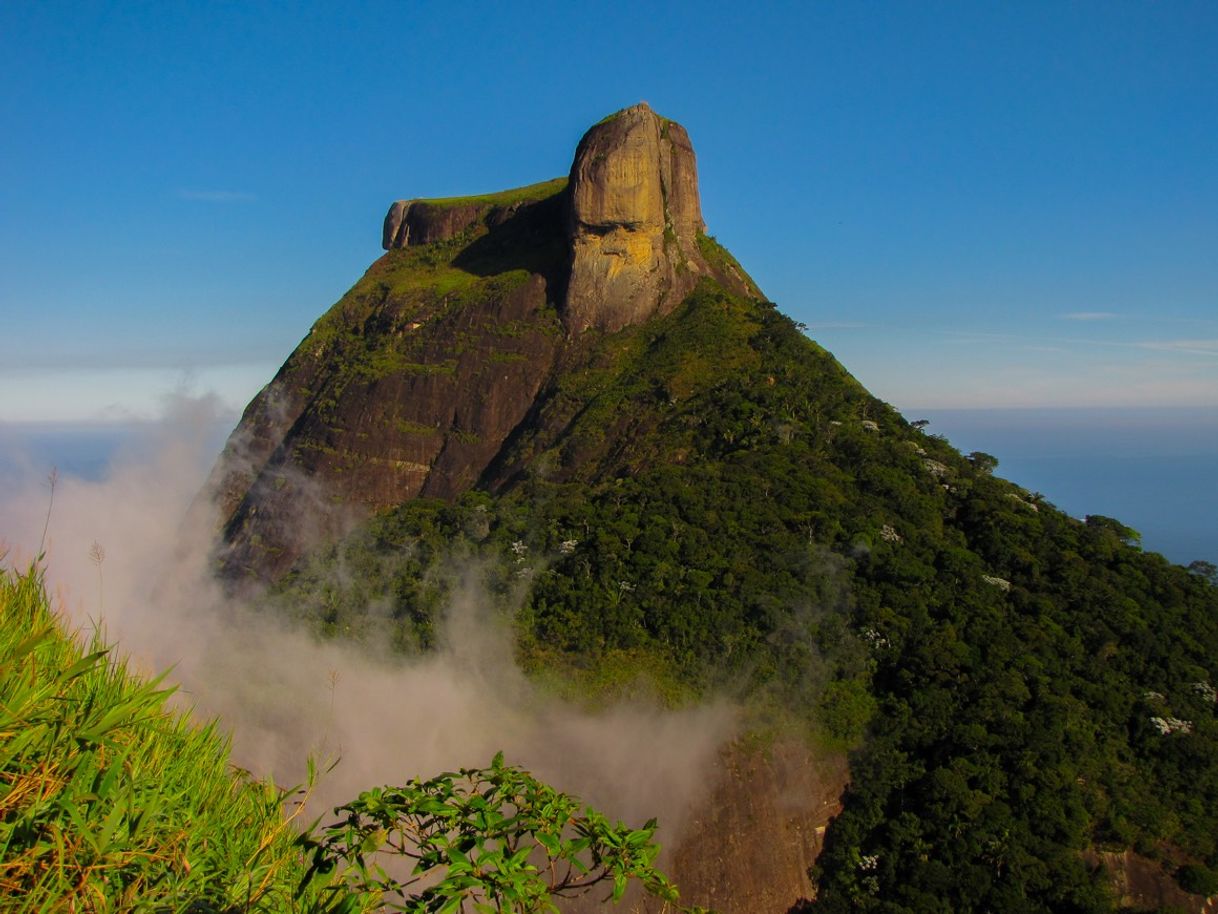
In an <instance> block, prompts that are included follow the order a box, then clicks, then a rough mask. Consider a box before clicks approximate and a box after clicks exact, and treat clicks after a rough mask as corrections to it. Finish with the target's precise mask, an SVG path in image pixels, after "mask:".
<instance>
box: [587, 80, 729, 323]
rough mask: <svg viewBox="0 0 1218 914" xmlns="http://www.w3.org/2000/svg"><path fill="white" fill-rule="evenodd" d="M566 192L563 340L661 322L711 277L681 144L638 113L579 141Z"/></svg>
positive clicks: (678, 136) (662, 123)
mask: <svg viewBox="0 0 1218 914" xmlns="http://www.w3.org/2000/svg"><path fill="white" fill-rule="evenodd" d="M569 187H570V201H571V202H570V214H569V218H568V231H569V234H570V244H571V275H570V279H569V281H568V284H567V296H566V303H565V307H564V314H563V320H564V323H565V324H566V326H567V328H568V330H569V331H570V332H571V333H573V334H578V333H582V332H583V331H585V330H587V329H589V328H597V329H599V330H605V331H609V332H612V331H614V330H620V329H621V328H623V327H626V326H630V325H632V324H637V323H641V322H642V321H645V320H647V319H648V318H649V317H652V316H654V315H656V314H664V313H667V312H668V311H671V310H672V309H673V308H675V307H676V306H677V305H678V304H680V302H681V300H682V299H683V298H684V297H685V296H686V295H687V294H688V293H689V292H690V291H691V290H692V289H693V287H694V286H695V285H696V284H697V282H698V278H699V276H703V275H708V274H709V273H710V269H709V267H708V265H707V264H706V261H705V260H704V259H703V257H702V255H701V254H700V253H699V250H698V244H697V236H698V234H699V233H700V232H703V231H704V230H705V226H704V224H703V222H702V205H701V201H700V199H699V196H698V167H697V163H696V161H695V159H694V150H693V146H692V145H691V144H690V142H689V135H688V134H687V133H686V132H685V128H683V127H682V126H681V125H680V124H677V123H675V122H673V121H668V120H665V119H663V118H661V117H660V116H659V115H657V114H656V113H655V112H654V111H652V110H651V108H649V107H648V106H647V104H646V103H641V104H638V105H635V106H634V107H632V108H627V109H625V110H624V111H621V112H619V113H618V114H616V115H613V116H611V117H609V118H607V119H606V120H604V121H602V122H601V123H599V124H597V125H596V126H594V127H593V128H592V129H591V130H589V131H588V132H587V133H586V134H585V135H584V138H583V140H581V141H580V144H579V147H578V149H577V150H576V152H575V161H574V163H573V164H572V166H571V178H570V183H569Z"/></svg>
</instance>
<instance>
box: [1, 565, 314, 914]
mask: <svg viewBox="0 0 1218 914" xmlns="http://www.w3.org/2000/svg"><path fill="white" fill-rule="evenodd" d="M168 695H169V692H168V691H167V690H164V689H161V688H159V686H158V683H157V682H156V681H152V682H144V681H141V680H140V679H138V678H136V677H135V676H133V675H131V674H130V673H128V672H127V670H126V667H125V665H124V664H123V663H122V662H121V661H118V660H115V659H114V658H113V657H112V656H110V655H109V654H108V653H107V651H106V650H105V649H104V648H102V647H101V645H100V644H99V643H98V642H97V640H96V639H95V640H94V643H93V644H92V645H90V647H89V648H88V649H87V650H82V649H81V648H80V646H79V645H77V644H76V642H75V641H74V640H72V639H71V638H69V637H67V636H66V635H65V634H64V633H63V632H62V630H61V629H60V628H59V626H58V623H57V621H56V620H55V619H54V618H53V616H52V615H51V613H50V611H49V609H48V607H47V601H46V594H45V591H44V589H43V587H42V581H41V576H40V574H39V573H38V572H37V571H30V572H28V573H26V574H21V575H18V574H14V573H13V572H11V571H9V570H3V571H0V898H3V899H4V900H3V901H0V908H2V909H3V910H5V911H52V910H54V911H68V910H75V911H82V912H84V911H118V910H121V911H185V910H194V911H288V910H297V909H300V910H304V909H305V908H306V907H307V906H308V903H309V902H308V899H300V900H293V892H294V890H295V889H296V886H297V884H298V883H299V881H300V880H301V878H302V877H303V876H304V874H305V872H306V865H305V862H304V860H303V858H302V856H301V854H300V853H299V851H297V850H296V849H295V847H294V842H295V840H296V833H295V831H294V830H293V828H292V826H291V824H290V823H289V822H288V821H287V820H285V818H284V816H283V812H282V804H283V801H284V799H285V797H284V795H283V794H282V793H281V792H280V791H279V790H277V789H276V788H274V787H273V786H271V785H268V784H262V783H259V782H256V781H252V780H249V779H247V778H244V777H242V776H241V775H239V774H238V773H237V772H236V771H235V770H234V769H233V768H232V767H231V765H230V764H229V761H228V743H227V741H226V740H225V739H224V738H223V737H221V736H220V735H219V734H218V733H217V732H216V730H215V728H214V727H213V726H206V727H202V728H200V727H197V726H194V725H193V724H191V723H190V722H189V721H188V720H187V719H186V718H184V717H183V716H182V715H179V714H173V713H170V712H168V711H166V710H165V708H164V703H165V699H166V697H167V696H168Z"/></svg>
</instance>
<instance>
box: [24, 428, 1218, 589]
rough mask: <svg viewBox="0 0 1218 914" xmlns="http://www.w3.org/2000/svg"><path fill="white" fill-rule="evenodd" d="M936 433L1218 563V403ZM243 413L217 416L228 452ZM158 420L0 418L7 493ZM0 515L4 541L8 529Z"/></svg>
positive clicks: (1076, 503) (95, 468) (65, 471)
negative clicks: (26, 420)
mask: <svg viewBox="0 0 1218 914" xmlns="http://www.w3.org/2000/svg"><path fill="white" fill-rule="evenodd" d="M903 413H904V415H905V416H906V417H907V418H908V419H911V420H913V419H928V420H930V425H929V426H927V428H926V432H927V434H938V435H943V436H944V437H946V438H947V439H948V440H949V441H950V442H951V443H952V445H954V446H955V447H956V448H958V449H959V450H961V451H962V452H964V453H966V454H967V453H969V452H971V451H985V452H986V453H988V454H992V455H994V456H995V457H997V458H998V469H997V471H996V472H997V475H999V476H1002V477H1003V478H1005V479H1009V480H1011V481H1012V482H1015V483H1017V484H1018V485H1021V486H1023V487H1024V488H1026V489H1029V490H1031V491H1035V492H1040V493H1041V494H1043V495H1044V496H1045V498H1046V499H1047V500H1048V501H1050V502H1052V503H1053V504H1054V505H1056V506H1057V507H1058V508H1060V509H1061V510H1063V511H1065V512H1067V513H1069V514H1071V515H1073V516H1075V517H1083V516H1085V515H1087V514H1104V515H1107V516H1109V517H1115V518H1117V519H1119V520H1120V521H1121V522H1122V523H1125V524H1127V525H1128V526H1130V527H1133V528H1134V529H1135V530H1137V531H1139V532H1140V533H1141V534H1142V546H1143V548H1144V549H1147V550H1150V551H1155V552H1161V553H1162V554H1163V555H1165V556H1166V557H1167V558H1168V559H1170V560H1171V561H1173V562H1176V563H1179V564H1185V565H1186V564H1188V563H1189V562H1191V561H1194V560H1196V559H1205V560H1207V561H1211V562H1218V407H1192V408H1186V407H1179V408H1175V407H1173V408H1158V409H1148V408H1138V409H1128V408H1107V409H1074V408H1053V409H922V410H918V409H907V410H904V411H903ZM236 420H237V417H236V416H232V417H227V418H225V419H222V420H217V421H215V422H213V423H210V424H209V426H208V428H207V429H206V441H207V445H206V446H207V447H208V449H209V450H211V451H212V452H213V454H212V456H215V455H218V454H219V453H220V450H221V448H222V447H223V445H224V440H225V438H226V437H227V434H228V432H229V431H230V430H231V429H232V428H233V426H234V425H235V424H236ZM157 428H158V426H157V424H156V423H150V422H129V423H3V422H0V497H3V496H4V494H5V492H6V491H11V490H12V489H13V488H14V487H17V486H22V485H26V486H28V485H30V484H31V481H32V480H37V481H40V482H45V479H46V476H47V474H49V473H50V471H51V469H52V467H54V468H56V469H57V470H58V472H59V473H60V474H61V475H71V476H77V477H80V478H82V479H87V480H100V479H103V478H105V476H106V474H107V473H108V472H109V468H110V467H111V466H112V465H114V464H115V463H116V462H121V461H122V460H123V459H124V456H125V455H129V454H131V453H135V452H138V451H139V450H140V449H141V448H143V447H146V446H147V445H148V442H149V441H151V440H153V439H154V438H155V433H156V430H157ZM2 527H3V518H0V538H2V537H3V535H4V530H3V529H2Z"/></svg>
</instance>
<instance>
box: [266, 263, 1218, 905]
mask: <svg viewBox="0 0 1218 914" xmlns="http://www.w3.org/2000/svg"><path fill="white" fill-rule="evenodd" d="M993 468H994V467H993V460H992V458H987V455H982V454H975V455H971V456H970V458H965V457H963V456H961V455H960V454H959V453H958V452H956V451H955V450H954V449H953V448H951V447H950V446H949V445H948V444H947V442H945V441H943V440H940V439H938V438H936V437H935V436H933V435H927V434H925V433H924V432H923V431H921V430H919V429H916V428H914V427H911V426H910V425H908V424H907V423H905V422H904V420H902V419H901V417H900V416H899V415H898V414H897V413H896V412H895V411H893V410H892V409H891V408H890V407H888V406H887V405H885V404H883V403H882V402H880V401H878V400H876V399H874V398H873V397H871V396H869V395H868V394H867V392H866V391H865V390H864V389H863V388H862V387H861V386H860V385H858V384H857V382H855V381H854V380H853V379H852V378H851V377H850V376H849V375H848V374H847V373H846V372H845V371H844V370H842V369H841V367H840V366H839V365H838V364H837V363H836V362H835V361H834V360H833V358H832V357H831V356H830V355H829V354H828V353H826V352H825V351H824V350H823V349H821V348H820V347H818V346H817V345H816V344H814V343H812V342H810V341H809V340H807V339H806V338H805V337H804V336H803V335H802V334H801V333H800V332H799V331H798V330H797V328H796V327H795V326H794V325H793V324H792V323H791V321H789V320H788V319H787V318H785V317H783V316H782V315H780V314H779V313H777V312H776V311H775V310H774V309H773V307H772V306H769V305H766V304H764V303H757V302H749V301H743V300H740V299H737V298H734V297H732V296H729V295H726V294H725V293H723V292H722V291H721V290H719V289H717V288H716V287H714V286H713V285H710V284H704V285H703V286H702V287H700V288H699V290H697V291H696V292H695V294H694V295H692V296H691V297H690V299H689V300H687V301H686V303H685V304H684V305H683V306H682V307H681V308H679V309H678V310H677V311H675V312H674V313H673V314H671V315H669V316H667V317H665V318H662V319H659V320H655V321H651V322H648V323H647V324H644V325H641V326H638V327H633V328H629V329H627V330H624V331H622V332H621V333H618V334H614V335H611V336H605V337H600V338H594V339H592V341H591V342H589V343H586V344H585V350H584V351H583V352H582V355H581V356H580V358H578V359H573V360H571V361H570V362H569V363H568V364H567V366H566V367H565V369H564V370H563V371H562V372H561V373H560V374H559V375H558V376H557V377H555V378H554V379H553V381H552V383H551V385H550V387H549V388H548V389H547V390H546V391H545V392H543V396H542V398H541V400H540V401H539V405H538V407H537V408H536V410H535V413H534V415H533V416H532V417H531V419H530V423H529V427H528V428H527V429H523V430H521V432H520V433H519V434H518V436H517V437H516V438H515V439H514V440H512V441H511V442H510V443H509V446H508V448H507V449H506V451H505V453H504V454H503V455H501V457H500V460H499V461H498V463H497V464H496V466H494V467H492V469H491V471H489V472H488V476H487V478H486V480H484V483H485V486H484V489H483V490H482V491H473V492H470V493H468V494H467V495H466V496H464V497H463V498H461V499H460V500H458V501H457V502H455V503H452V504H448V503H443V502H435V501H414V502H410V503H408V504H405V505H403V506H401V507H400V508H398V509H396V510H393V511H390V512H387V513H385V514H383V515H381V516H379V517H377V518H375V519H373V520H372V521H371V522H370V523H369V524H368V525H367V526H366V527H365V528H364V529H362V530H361V531H359V532H358V533H357V534H356V535H354V536H353V537H352V538H350V539H349V540H347V541H346V542H345V543H343V544H340V545H338V546H336V547H335V548H333V549H332V550H330V551H329V552H328V553H326V554H324V555H321V556H316V557H314V558H313V559H312V560H311V563H309V564H306V565H304V566H302V567H301V568H300V569H298V570H297V572H296V573H295V575H293V576H292V577H290V578H289V579H288V580H287V581H286V582H285V583H284V585H283V588H282V591H281V596H280V599H283V600H284V601H285V602H287V603H292V604H296V605H297V610H298V611H299V612H303V613H306V614H311V615H312V616H313V617H314V618H315V619H316V620H317V621H318V623H319V625H320V626H321V627H322V629H323V630H326V631H329V632H332V633H336V634H344V633H352V632H354V633H358V632H360V631H361V630H363V629H365V627H366V626H368V624H369V622H368V620H366V619H365V618H364V617H363V616H362V612H363V607H364V606H366V605H368V602H369V600H370V599H375V600H376V601H378V602H379V605H382V606H383V605H385V604H386V603H388V605H389V607H390V612H391V625H392V626H393V630H394V635H393V637H394V639H395V640H396V642H397V643H398V644H399V646H402V647H403V648H405V649H408V650H415V649H426V647H427V646H428V645H429V644H430V643H431V641H432V639H433V638H434V629H435V625H436V622H437V619H436V612H437V609H438V607H439V606H440V605H442V597H443V593H444V590H445V587H446V585H445V583H444V578H443V576H442V575H437V574H436V573H435V563H436V562H437V560H438V559H440V558H442V557H445V556H448V555H451V554H452V552H451V550H454V549H455V550H457V552H458V554H459V555H461V556H462V557H463V558H462V561H463V562H468V559H469V557H471V556H481V557H482V558H483V559H485V560H486V561H487V562H488V563H489V567H490V571H489V572H488V580H489V581H490V584H491V587H492V590H493V591H494V592H496V593H498V594H500V596H501V599H502V600H503V602H504V604H505V605H516V606H518V612H517V619H518V631H519V650H520V653H521V657H522V661H523V662H524V663H525V665H526V667H528V668H530V669H533V670H536V671H546V673H547V675H551V676H553V675H554V674H555V671H556V670H557V671H565V673H566V675H567V677H568V680H569V681H571V680H573V681H575V682H577V683H580V684H582V686H581V687H583V688H588V689H605V690H610V691H611V690H613V689H616V688H620V687H622V686H623V683H626V682H628V681H629V673H630V671H631V670H632V669H637V670H642V669H646V668H650V669H654V670H658V672H657V673H656V674H655V675H654V676H653V686H654V688H655V690H656V691H657V692H658V693H659V694H661V695H663V696H666V697H668V698H669V699H670V700H672V701H686V700H689V699H691V698H694V697H696V696H699V695H703V694H706V693H707V692H709V691H710V690H713V689H729V690H733V691H735V692H736V693H737V694H744V695H748V696H751V699H752V701H753V702H754V703H755V705H757V706H758V707H759V708H760V713H761V714H762V716H763V718H767V719H768V715H770V714H771V713H778V714H779V715H780V716H787V717H788V718H794V719H795V720H796V721H799V722H801V724H802V725H803V726H805V727H807V730H808V733H809V735H810V737H811V738H812V739H814V740H817V741H820V742H822V743H824V744H828V745H830V746H848V747H853V752H852V757H851V770H852V786H851V788H850V789H849V791H848V793H847V794H846V796H845V798H844V799H845V808H844V811H843V813H842V814H841V815H840V816H839V817H838V818H837V819H836V820H835V822H834V824H833V825H832V827H831V828H830V830H829V833H828V840H827V847H826V851H825V853H824V854H823V855H822V858H821V860H820V861H819V869H818V873H819V883H820V901H819V902H818V908H823V909H824V910H826V911H837V910H848V909H849V910H854V909H860V910H884V911H892V912H912V911H927V912H929V911H936V912H941V911H984V910H1002V911H1028V912H1033V911H1036V912H1047V911H1097V912H1098V911H1108V910H1111V909H1112V907H1113V905H1114V903H1115V902H1114V901H1113V899H1112V898H1111V896H1110V892H1109V891H1108V888H1107V880H1106V879H1105V878H1104V876H1103V874H1102V873H1100V872H1097V871H1093V869H1092V868H1091V867H1089V866H1088V865H1087V863H1086V862H1085V860H1086V859H1087V852H1089V851H1091V850H1093V849H1109V848H1113V849H1124V848H1127V847H1133V848H1135V849H1137V850H1138V851H1139V852H1140V853H1142V854H1144V855H1146V856H1148V857H1151V858H1152V859H1156V860H1158V861H1159V862H1160V864H1161V866H1162V867H1163V868H1164V870H1165V871H1166V872H1168V873H1172V872H1176V871H1177V870H1179V872H1180V874H1181V879H1183V880H1184V881H1185V882H1187V883H1188V884H1189V885H1201V884H1207V883H1206V879H1208V878H1211V877H1212V876H1213V874H1214V871H1215V869H1216V868H1218V821H1216V820H1215V818H1214V816H1213V815H1212V810H1214V809H1218V722H1216V720H1215V702H1214V685H1215V683H1218V588H1215V587H1214V586H1213V585H1212V584H1210V583H1208V582H1207V581H1206V580H1205V579H1204V578H1203V577H1202V576H1199V575H1192V574H1189V573H1188V572H1187V571H1186V570H1185V569H1183V568H1179V567H1176V566H1173V565H1171V564H1169V563H1168V562H1166V561H1165V560H1164V559H1162V558H1161V557H1160V556H1157V555H1153V554H1146V553H1143V552H1142V551H1141V550H1140V549H1139V548H1137V546H1136V543H1134V542H1132V541H1130V531H1128V530H1127V529H1126V528H1124V527H1123V526H1121V525H1120V524H1119V523H1117V522H1115V521H1112V520H1110V519H1106V518H1098V517H1093V518H1090V519H1089V520H1088V522H1087V523H1083V522H1080V521H1076V520H1074V519H1072V518H1069V517H1067V516H1066V515H1064V514H1062V513H1061V512H1059V511H1057V510H1056V509H1055V508H1054V507H1053V506H1052V505H1049V504H1047V503H1045V502H1043V501H1042V500H1039V499H1038V498H1037V497H1036V496H1034V495H1031V494H1029V493H1028V492H1026V491H1024V490H1022V489H1020V488H1019V487H1018V486H1015V485H1013V484H1011V483H1009V482H1006V481H1004V480H1002V479H999V478H997V477H995V476H993V475H992V470H993ZM339 563H341V564H344V565H345V566H347V568H348V569H356V570H358V572H359V573H358V574H356V575H348V576H347V578H348V579H351V578H356V579H357V580H358V583H357V584H355V585H353V587H354V589H347V588H346V587H344V585H341V584H339V583H337V580H336V576H335V575H334V574H333V569H334V567H335V565H336V564H339ZM314 591H317V592H318V593H317V596H316V597H313V598H310V597H309V594H310V593H312V592H314ZM513 601H515V602H513ZM811 862H812V861H809V863H811Z"/></svg>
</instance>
